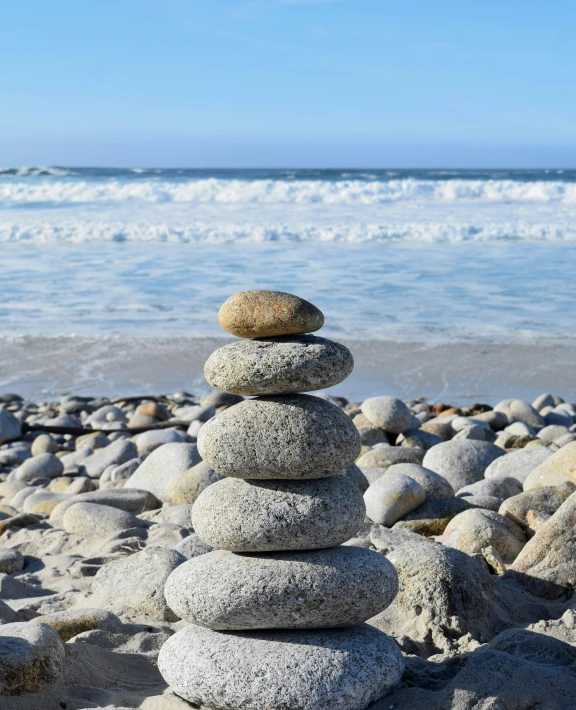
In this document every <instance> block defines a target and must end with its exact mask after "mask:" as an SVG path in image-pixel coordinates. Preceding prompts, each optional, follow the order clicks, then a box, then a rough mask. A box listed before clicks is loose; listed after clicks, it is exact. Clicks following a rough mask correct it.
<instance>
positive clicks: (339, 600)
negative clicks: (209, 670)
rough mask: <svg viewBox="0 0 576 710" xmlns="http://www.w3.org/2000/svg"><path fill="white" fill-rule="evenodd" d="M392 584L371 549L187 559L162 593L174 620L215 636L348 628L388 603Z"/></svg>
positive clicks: (390, 571) (220, 553) (387, 567)
mask: <svg viewBox="0 0 576 710" xmlns="http://www.w3.org/2000/svg"><path fill="white" fill-rule="evenodd" d="M397 591H398V577H397V575H396V571H395V569H394V567H393V566H392V564H390V562H388V560H387V559H386V558H385V557H383V556H382V555H379V554H378V553H377V552H373V551H372V550H365V549H362V548H359V547H334V548H329V549H324V550H307V551H298V552H274V553H267V554H262V553H260V554H257V553H253V554H241V555H239V554H235V553H233V552H228V551H225V550H216V551H214V552H209V553H208V554H207V555H202V556H200V557H195V558H194V559H192V560H189V561H188V562H185V563H184V564H183V565H181V567H180V568H177V569H176V570H175V571H174V572H173V573H172V574H171V575H170V577H169V578H168V581H167V582H166V587H165V589H164V593H165V596H166V601H167V603H168V606H169V607H170V608H171V609H172V611H174V612H175V613H176V614H177V615H178V616H179V617H180V618H182V619H184V620H186V621H190V622H193V623H195V624H200V625H201V626H207V627H209V628H211V629H220V630H248V629H307V628H328V627H334V626H354V625H356V624H360V623H362V622H363V621H366V619H369V618H370V617H372V616H374V615H375V614H378V613H379V612H380V611H382V610H383V609H385V608H386V607H387V606H388V604H390V602H391V601H392V599H394V596H395V595H396V593H397Z"/></svg>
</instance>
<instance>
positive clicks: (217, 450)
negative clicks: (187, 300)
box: [159, 291, 404, 710]
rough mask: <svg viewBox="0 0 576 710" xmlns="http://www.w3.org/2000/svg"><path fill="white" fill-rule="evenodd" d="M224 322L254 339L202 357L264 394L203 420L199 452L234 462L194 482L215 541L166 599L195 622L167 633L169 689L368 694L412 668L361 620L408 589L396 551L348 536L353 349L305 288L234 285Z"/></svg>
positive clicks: (353, 512) (354, 514) (302, 698)
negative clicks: (327, 391)
mask: <svg viewBox="0 0 576 710" xmlns="http://www.w3.org/2000/svg"><path fill="white" fill-rule="evenodd" d="M219 322H220V324H221V325H222V326H223V327H224V328H225V329H226V330H228V331H229V332H230V333H233V334H234V335H236V336H239V337H240V338H243V339H244V340H240V341H236V342H234V343H231V344H229V345H225V346H224V347H222V348H220V349H219V350H217V351H216V352H214V353H213V354H212V355H211V356H210V357H209V358H208V361H207V362H206V367H205V374H206V378H207V380H208V382H209V383H210V384H211V385H213V386H214V387H216V388H218V389H220V390H223V391H225V392H229V393H232V394H239V395H244V396H253V397H254V399H246V400H244V401H242V402H240V403H239V404H236V405H234V406H231V407H229V408H228V409H226V410H224V411H223V412H221V413H220V414H218V415H217V416H216V417H214V418H213V419H211V420H210V421H208V422H207V423H206V424H205V425H204V426H203V427H202V429H201V430H200V433H199V436H198V448H199V450H200V453H201V455H202V458H203V459H204V460H205V461H206V462H207V463H208V464H209V465H210V466H211V467H212V468H213V469H214V470H215V471H217V472H218V473H220V474H223V475H224V476H226V478H224V479H223V480H221V481H219V482H217V483H214V484H213V485H212V486H209V487H208V488H207V489H206V490H205V491H203V492H202V493H201V494H200V496H199V497H198V499H197V501H196V503H195V505H194V509H193V514H192V522H193V525H194V529H195V531H196V532H197V533H198V535H199V536H200V538H201V539H202V540H203V541H204V542H206V543H207V544H209V545H211V546H212V547H214V548H216V549H215V550H214V551H213V552H209V553H208V554H205V555H201V556H200V557H196V558H193V559H191V560H189V561H187V562H185V563H184V564H182V565H180V566H179V567H177V568H176V569H175V570H174V571H173V572H172V574H171V575H170V577H169V578H168V580H167V582H166V587H165V595H166V600H167V602H168V604H169V606H170V607H171V608H172V609H173V610H174V612H175V613H176V614H177V615H178V616H179V617H180V618H182V619H183V620H185V621H188V622H190V624H191V625H190V626H188V627H186V628H184V629H182V630H180V631H178V632H177V633H176V634H174V636H172V637H171V638H170V639H169V640H168V641H167V642H166V644H165V645H164V646H163V648H162V650H161V652H160V657H159V667H160V671H161V673H162V675H163V676H164V678H165V680H166V681H167V682H168V683H169V685H170V686H171V687H172V689H173V691H174V692H175V693H176V694H177V695H179V696H181V697H183V698H184V699H186V700H188V701H190V702H192V703H195V704H198V705H201V706H203V707H208V708H214V709H215V710H239V708H242V710H363V709H364V708H366V707H368V706H369V705H370V704H371V703H372V702H374V701H376V700H378V699H379V698H380V697H381V696H382V695H384V694H385V693H386V691H387V690H388V689H389V688H391V687H392V686H393V685H395V684H396V683H397V682H398V680H399V679H400V677H401V675H402V673H403V670H404V661H403V658H402V654H401V652H400V650H399V647H398V645H397V644H396V642H395V641H394V640H393V639H391V638H390V637H389V636H386V635H385V634H384V633H382V632H381V631H379V630H377V629H376V628H374V627H373V626H370V625H368V624H365V623H364V622H365V621H367V620H368V619H370V618H371V617H373V616H375V615H376V614H378V613H379V612H381V611H382V610H383V609H385V608H386V607H387V606H388V605H389V604H390V603H391V602H392V600H393V599H394V597H395V595H396V593H397V590H398V578H397V575H396V571H395V569H394V567H393V566H392V564H391V563H390V562H389V561H388V560H387V559H386V558H385V557H383V556H382V555H380V554H378V553H377V552H373V551H371V550H367V549H363V548H359V547H352V546H345V545H343V543H345V542H346V541H347V540H350V538H351V537H353V536H354V535H355V533H357V531H358V529H359V528H360V527H361V526H362V524H363V522H364V517H365V507H364V501H363V498H362V494H361V492H360V491H359V490H358V489H357V488H356V487H355V486H354V485H353V484H352V483H351V482H349V481H348V480H347V478H346V477H345V476H343V475H335V474H339V473H342V472H343V471H344V470H345V469H346V468H347V467H349V466H350V465H351V464H353V462H354V461H355V459H356V458H357V456H358V454H359V452H360V448H361V442H360V436H359V434H358V431H357V429H356V427H355V426H354V425H353V424H352V422H351V420H350V419H349V418H348V417H347V416H346V414H345V413H344V412H343V411H342V410H341V409H340V407H338V406H337V405H335V404H333V403H331V402H330V401H328V400H327V399H323V398H320V397H312V396H309V395H306V394H301V393H302V392H306V391H311V390H319V389H324V388H327V387H331V386H333V385H336V384H338V383H339V382H341V381H342V380H344V379H345V378H346V377H347V376H348V375H349V374H350V372H351V371H352V368H353V365H354V362H353V358H352V355H351V353H350V352H349V350H348V349H347V348H345V347H344V346H343V345H340V344H339V343H335V342H333V341H331V340H327V339H325V338H319V337H316V336H314V335H309V333H310V332H311V331H316V330H318V329H319V328H321V327H322V325H323V323H324V316H323V314H322V312H321V311H319V310H318V309H317V308H316V307H315V306H313V305H312V304H310V303H308V302H307V301H304V300H303V299H301V298H298V297H296V296H293V295H290V294H287V293H280V292H275V291H246V292H242V293H237V294H235V295H233V296H231V297H230V298H229V299H228V300H227V301H226V302H225V303H224V305H223V306H222V308H221V309H220V313H219Z"/></svg>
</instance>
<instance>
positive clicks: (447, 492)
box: [385, 463, 454, 500]
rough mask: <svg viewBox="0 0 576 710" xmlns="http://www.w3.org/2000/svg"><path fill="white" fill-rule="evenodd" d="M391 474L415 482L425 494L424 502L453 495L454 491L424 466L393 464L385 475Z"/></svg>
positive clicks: (441, 477) (445, 481)
mask: <svg viewBox="0 0 576 710" xmlns="http://www.w3.org/2000/svg"><path fill="white" fill-rule="evenodd" d="M392 473H402V474H404V476H408V477H409V478H413V479H414V480H415V481H417V482H418V483H419V484H420V485H421V486H422V488H423V489H424V493H425V494H426V500H436V499H437V498H451V497H452V496H453V495H454V489H453V488H452V486H451V485H450V484H449V483H448V481H447V480H446V479H445V478H444V476H440V475H439V474H437V473H434V471H430V469H428V468H424V466H419V465H418V464H417V463H395V464H392V466H389V467H388V469H387V470H386V474H385V475H387V476H388V475H390V474H392Z"/></svg>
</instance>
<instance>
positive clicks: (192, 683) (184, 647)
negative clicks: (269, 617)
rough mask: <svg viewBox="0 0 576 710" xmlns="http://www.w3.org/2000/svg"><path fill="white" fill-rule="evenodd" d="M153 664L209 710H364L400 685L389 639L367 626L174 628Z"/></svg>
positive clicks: (399, 662)
mask: <svg viewBox="0 0 576 710" xmlns="http://www.w3.org/2000/svg"><path fill="white" fill-rule="evenodd" d="M158 667H159V669H160V673H161V674H162V675H163V677H164V679H165V680H166V682H167V683H168V684H169V685H170V686H171V687H172V689H173V690H174V692H175V693H176V694H177V695H180V696H181V697H182V698H185V699H186V700H188V701H190V702H192V703H196V704H197V705H202V706H206V707H210V708H214V710H238V708H242V710H270V708H275V709H278V710H295V709H296V708H297V709H298V710H364V709H365V708H367V707H368V705H370V704H371V703H373V702H375V701H376V700H378V699H379V698H380V697H382V695H384V693H385V692H386V691H387V690H388V689H389V688H391V687H393V686H394V685H396V683H398V681H399V680H400V678H401V677H402V673H403V672H404V659H403V657H402V653H401V652H400V649H399V647H398V645H397V644H396V642H395V641H394V640H393V639H391V638H390V637H389V636H386V634H383V633H381V632H380V631H378V630H377V629H374V628H372V627H371V626H367V625H364V624H363V625H361V626H355V627H352V628H348V629H321V630H318V631H275V632H262V631H261V632H256V631H254V632H251V633H248V632H245V633H219V632H216V631H211V630H209V629H203V628H201V627H199V626H190V627H188V628H186V629H182V631H178V632H177V633H176V634H174V636H172V637H171V638H169V639H168V641H167V642H166V643H165V644H164V646H163V647H162V649H161V650H160V655H159V657H158Z"/></svg>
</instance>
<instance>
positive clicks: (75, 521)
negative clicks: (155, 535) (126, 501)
mask: <svg viewBox="0 0 576 710" xmlns="http://www.w3.org/2000/svg"><path fill="white" fill-rule="evenodd" d="M147 526H148V524H147V523H146V522H145V521H143V520H140V518H137V517H136V516H135V515H132V513H127V512H126V511H125V510H119V509H118V508H112V507H111V506H109V505H100V504H99V503H75V504H74V505H71V506H70V507H69V508H68V510H67V511H66V512H65V513H64V519H63V525H62V527H63V528H64V530H66V532H68V533H72V534H74V535H81V536H82V537H100V538H105V537H108V536H109V535H112V534H113V533H116V532H119V531H120V530H128V529H129V528H143V527H147Z"/></svg>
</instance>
